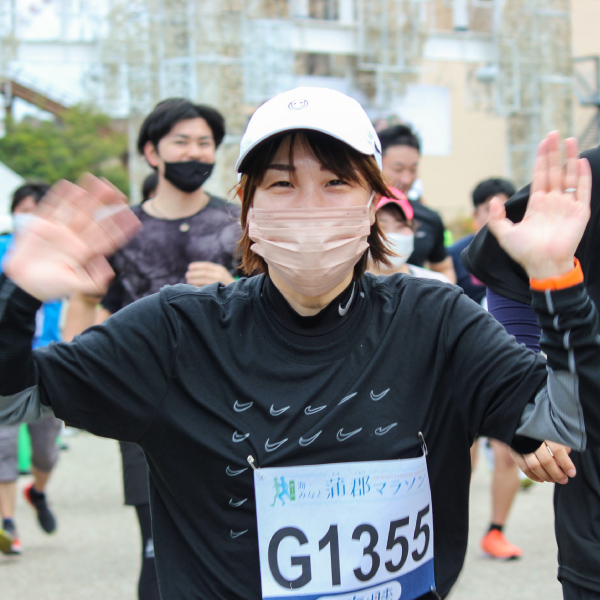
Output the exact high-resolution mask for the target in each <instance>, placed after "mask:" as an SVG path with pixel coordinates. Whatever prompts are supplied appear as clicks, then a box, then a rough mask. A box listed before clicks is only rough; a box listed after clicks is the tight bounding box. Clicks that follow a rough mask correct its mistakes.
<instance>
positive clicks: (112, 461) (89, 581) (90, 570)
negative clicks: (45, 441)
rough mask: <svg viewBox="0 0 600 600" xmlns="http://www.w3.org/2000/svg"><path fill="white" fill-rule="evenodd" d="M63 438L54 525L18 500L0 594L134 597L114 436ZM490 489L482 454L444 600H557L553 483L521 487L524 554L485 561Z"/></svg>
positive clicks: (28, 598)
mask: <svg viewBox="0 0 600 600" xmlns="http://www.w3.org/2000/svg"><path fill="white" fill-rule="evenodd" d="M67 441H68V444H69V446H70V448H69V450H68V451H66V452H63V453H62V455H61V462H60V464H59V466H58V468H57V470H56V473H55V476H54V479H53V481H52V483H51V488H50V492H51V498H52V501H53V505H54V507H55V510H56V513H57V516H58V519H59V529H58V531H57V533H56V534H55V535H52V536H47V535H45V534H44V533H43V532H42V531H41V530H40V529H39V527H38V526H37V523H36V521H35V518H34V514H33V511H32V510H31V509H30V508H29V506H28V505H26V504H25V503H24V501H22V500H21V498H19V504H18V507H17V523H18V526H19V529H20V532H21V541H22V544H23V555H22V556H20V557H5V556H3V555H0V598H1V599H2V600H135V599H136V571H137V569H138V564H139V558H138V551H139V550H138V546H139V540H138V531H137V523H136V520H135V515H134V511H133V509H131V508H128V507H124V506H123V498H122V490H121V478H120V472H121V471H120V469H121V467H120V459H119V453H118V448H117V443H116V442H113V441H110V440H103V439H100V438H96V437H94V436H92V435H89V434H86V433H81V434H79V435H76V436H74V437H72V438H68V440H67ZM24 482H25V478H23V481H22V482H21V483H24ZM488 490H489V473H488V472H487V469H486V468H485V464H484V461H483V460H482V461H480V464H479V468H478V471H477V473H476V475H475V478H474V481H473V488H472V497H471V506H472V508H471V532H472V535H471V540H470V544H469V550H468V555H467V561H466V565H465V568H464V570H463V573H462V575H461V578H460V580H459V582H458V584H457V586H456V587H455V589H454V591H453V593H452V595H451V600H484V599H485V600H506V599H507V598H510V599H511V600H521V599H523V600H525V599H527V600H531V599H533V598H544V600H561V598H562V595H561V592H560V585H559V584H558V583H557V581H556V576H555V573H556V544H555V542H554V536H553V531H552V488H551V487H550V486H549V485H547V484H546V485H535V486H533V487H532V488H531V489H530V490H528V491H526V492H520V493H519V495H518V498H517V503H516V506H515V507H514V512H513V518H512V520H511V522H510V524H509V526H508V529H507V534H508V537H509V538H510V540H511V541H513V542H514V543H515V544H518V545H520V546H521V547H522V548H523V553H524V556H523V558H522V559H521V560H520V561H511V562H507V563H498V562H495V561H491V560H489V559H486V558H483V557H482V556H481V553H480V551H479V549H478V543H479V537H480V535H481V533H482V532H483V531H484V529H485V527H486V522H487V519H488V504H489V492H488Z"/></svg>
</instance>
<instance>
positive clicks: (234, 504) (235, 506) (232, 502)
mask: <svg viewBox="0 0 600 600" xmlns="http://www.w3.org/2000/svg"><path fill="white" fill-rule="evenodd" d="M246 500H248V498H244V499H243V500H240V501H239V502H234V501H233V498H229V506H233V508H237V507H238V506H241V505H242V504H244V502H246Z"/></svg>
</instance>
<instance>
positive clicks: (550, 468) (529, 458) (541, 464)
mask: <svg viewBox="0 0 600 600" xmlns="http://www.w3.org/2000/svg"><path fill="white" fill-rule="evenodd" d="M555 449H556V451H557V456H558V460H557V457H556V456H555V455H554V451H553V449H552V448H551V447H550V446H549V445H548V444H546V443H543V444H542V445H541V446H540V447H539V448H538V449H537V450H536V451H535V452H534V453H533V454H528V455H526V456H525V461H526V462H527V466H528V467H529V469H530V470H531V471H533V472H534V473H535V474H536V475H537V476H538V477H539V478H540V479H541V480H542V481H548V482H553V483H560V484H563V485H564V484H565V483H567V482H568V481H569V477H568V476H567V474H566V473H565V471H564V470H563V469H562V467H561V464H562V465H564V466H565V467H566V468H567V469H568V470H570V471H571V472H572V470H574V466H573V464H572V463H571V461H570V459H569V458H568V453H567V452H566V450H565V449H564V447H562V448H561V447H560V445H559V444H557V445H556V448H555ZM559 461H560V462H559ZM569 463H570V465H571V466H570V467H569V466H568V464H569Z"/></svg>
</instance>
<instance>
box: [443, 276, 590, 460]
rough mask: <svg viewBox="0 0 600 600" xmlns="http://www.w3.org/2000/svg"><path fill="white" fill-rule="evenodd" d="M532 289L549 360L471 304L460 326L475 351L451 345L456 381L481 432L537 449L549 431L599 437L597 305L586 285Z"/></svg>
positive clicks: (575, 440) (557, 435)
mask: <svg viewBox="0 0 600 600" xmlns="http://www.w3.org/2000/svg"><path fill="white" fill-rule="evenodd" d="M531 294H532V297H533V304H532V305H533V308H534V309H535V313H536V315H537V320H538V323H539V325H540V326H541V328H542V336H541V348H542V350H543V351H544V353H545V354H546V355H547V368H546V365H545V364H544V361H543V359H542V358H541V356H539V354H536V353H535V352H532V351H530V350H529V349H527V348H525V347H524V346H523V345H522V344H518V343H517V342H516V340H514V338H512V337H511V336H505V335H499V333H498V332H497V331H495V329H496V327H497V328H499V329H500V331H502V326H501V325H500V324H498V323H495V326H493V325H492V324H491V323H487V322H485V320H484V318H483V315H481V314H477V313H475V312H473V315H472V316H467V317H466V318H465V316H463V317H462V321H463V323H464V326H463V327H461V328H458V330H457V331H458V332H460V336H461V338H462V341H463V342H465V341H466V347H467V348H470V353H465V352H464V351H463V350H461V349H460V348H459V346H458V345H451V346H450V350H449V352H451V356H452V361H451V362H452V364H453V365H454V371H453V382H454V384H455V386H456V390H457V391H458V392H459V393H460V394H462V395H463V397H464V398H467V399H468V400H467V403H466V413H467V414H466V418H467V419H471V421H469V422H470V423H471V427H473V428H476V431H477V432H479V433H481V434H482V435H489V436H491V437H494V438H496V439H499V440H502V441H504V442H506V443H509V444H511V445H512V446H513V447H514V448H515V449H516V450H518V451H519V452H522V453H524V452H531V451H533V450H535V449H536V448H537V447H538V446H539V442H540V441H542V440H544V439H551V440H556V441H557V442H560V443H563V444H565V443H566V444H569V445H571V446H572V447H574V448H576V449H583V448H584V447H585V444H586V438H589V440H590V441H591V442H593V443H597V440H598V431H599V430H598V426H599V423H600V407H599V406H598V402H597V398H599V397H600V378H598V377H597V373H598V372H599V369H600V336H599V324H598V316H597V313H596V309H595V306H594V304H593V303H592V302H591V300H590V299H589V297H588V295H587V292H586V290H585V287H584V286H583V285H579V286H574V287H572V288H568V289H565V290H559V291H555V292H548V293H539V292H531ZM480 312H482V311H478V313H480ZM487 316H488V317H489V319H490V321H494V319H493V318H492V317H491V316H490V315H487ZM476 321H479V323H477V326H476V327H475V328H473V327H472V325H473V324H475V322H476ZM481 338H483V340H482V339H481ZM489 340H493V341H492V343H491V344H488V343H487V342H489ZM454 341H456V340H454ZM482 341H483V344H482ZM460 346H461V347H463V346H464V345H463V344H462V343H461V345H460ZM480 356H481V358H479V357H480ZM480 398H486V399H487V400H485V401H484V402H481V401H479V400H478V399H480ZM535 440H539V441H535Z"/></svg>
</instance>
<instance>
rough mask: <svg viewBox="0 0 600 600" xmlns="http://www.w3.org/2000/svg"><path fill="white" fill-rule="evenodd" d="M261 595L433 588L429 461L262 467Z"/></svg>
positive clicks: (374, 597)
mask: <svg viewBox="0 0 600 600" xmlns="http://www.w3.org/2000/svg"><path fill="white" fill-rule="evenodd" d="M254 481H255V493H256V505H257V519H258V533H259V552H260V566H261V582H262V591H263V598H265V599H267V598H268V599H278V598H290V597H294V598H303V599H307V600H308V599H318V598H337V599H339V600H346V599H347V600H360V599H364V600H383V599H384V598H385V599H386V600H393V599H399V598H402V599H403V600H411V599H412V598H416V597H418V596H420V595H422V594H424V593H425V592H427V591H429V590H430V589H431V588H432V587H434V580H433V519H432V512H431V491H430V488H429V479H428V476H427V465H426V462H425V458H424V457H422V458H417V459H408V460H398V461H375V462H362V463H343V464H335V465H316V466H306V467H283V468H269V469H260V470H259V471H257V472H255V476H254Z"/></svg>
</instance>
